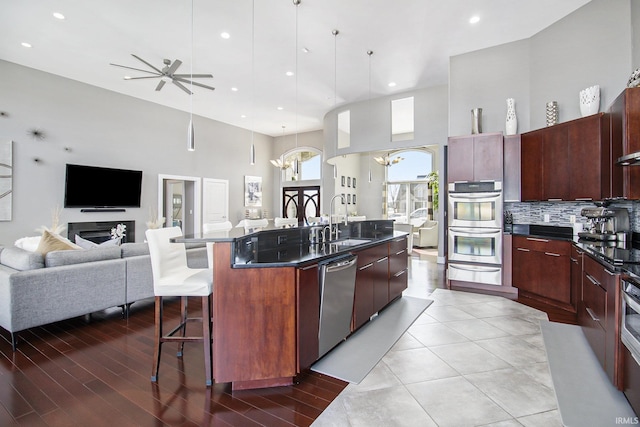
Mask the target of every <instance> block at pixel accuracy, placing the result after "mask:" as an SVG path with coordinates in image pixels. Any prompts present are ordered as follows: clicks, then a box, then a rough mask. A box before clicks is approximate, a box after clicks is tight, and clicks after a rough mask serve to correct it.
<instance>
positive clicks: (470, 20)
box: [469, 15, 480, 24]
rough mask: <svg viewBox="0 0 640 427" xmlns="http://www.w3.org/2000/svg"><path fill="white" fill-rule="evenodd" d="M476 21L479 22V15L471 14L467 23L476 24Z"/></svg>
mask: <svg viewBox="0 0 640 427" xmlns="http://www.w3.org/2000/svg"><path fill="white" fill-rule="evenodd" d="M478 22H480V17H479V16H477V15H476V16H472V17H471V18H470V19H469V23H470V24H477V23H478Z"/></svg>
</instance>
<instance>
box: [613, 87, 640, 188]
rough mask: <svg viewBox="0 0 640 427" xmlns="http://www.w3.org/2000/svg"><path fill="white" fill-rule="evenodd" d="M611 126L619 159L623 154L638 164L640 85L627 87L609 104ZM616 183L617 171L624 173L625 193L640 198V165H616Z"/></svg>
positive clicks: (639, 149) (615, 155) (614, 148)
mask: <svg viewBox="0 0 640 427" xmlns="http://www.w3.org/2000/svg"><path fill="white" fill-rule="evenodd" d="M608 113H609V114H608V115H609V119H610V126H611V150H612V156H611V157H612V158H613V161H614V162H615V161H616V160H617V159H618V158H619V157H622V156H624V157H630V158H631V159H630V160H629V161H628V163H630V164H632V163H634V162H635V163H638V162H639V161H640V159H639V157H640V155H638V156H634V155H633V154H634V153H639V152H640V87H637V88H629V89H625V90H624V91H623V92H622V93H621V94H620V95H619V96H618V97H617V98H616V99H615V100H614V101H613V103H612V104H611V106H610V107H609V112H608ZM613 172H614V178H613V182H614V183H616V179H617V176H616V173H618V174H621V178H620V179H621V180H622V194H623V196H624V197H626V198H628V199H632V200H637V199H640V185H639V184H640V167H637V166H621V165H619V164H616V165H615V166H614V168H613Z"/></svg>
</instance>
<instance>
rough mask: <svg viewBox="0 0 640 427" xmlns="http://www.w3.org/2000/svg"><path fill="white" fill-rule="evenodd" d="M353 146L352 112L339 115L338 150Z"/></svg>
mask: <svg viewBox="0 0 640 427" xmlns="http://www.w3.org/2000/svg"><path fill="white" fill-rule="evenodd" d="M350 145H351V111H349V110H347V111H343V112H341V113H339V114H338V148H345V147H349V146H350Z"/></svg>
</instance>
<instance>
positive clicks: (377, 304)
mask: <svg viewBox="0 0 640 427" xmlns="http://www.w3.org/2000/svg"><path fill="white" fill-rule="evenodd" d="M373 276H374V277H373V312H374V313H377V312H378V311H380V310H382V309H383V308H384V306H385V305H387V304H388V303H389V256H385V257H384V258H380V259H379V260H377V261H376V262H374V263H373Z"/></svg>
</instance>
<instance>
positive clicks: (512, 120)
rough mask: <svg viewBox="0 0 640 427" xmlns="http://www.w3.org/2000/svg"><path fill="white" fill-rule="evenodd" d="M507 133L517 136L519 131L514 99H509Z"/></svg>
mask: <svg viewBox="0 0 640 427" xmlns="http://www.w3.org/2000/svg"><path fill="white" fill-rule="evenodd" d="M504 128H505V133H506V134H507V135H515V134H516V133H517V131H518V118H517V117H516V103H515V101H514V100H513V98H508V99H507V120H506V122H505V127H504Z"/></svg>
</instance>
